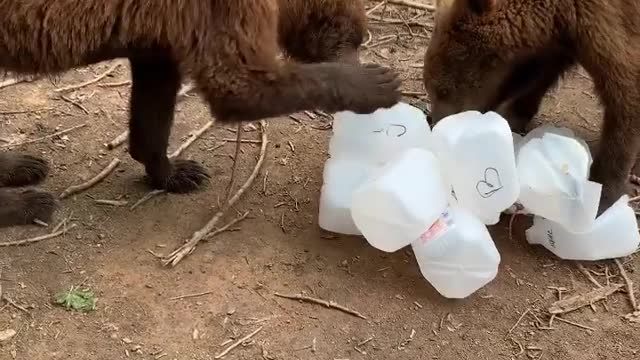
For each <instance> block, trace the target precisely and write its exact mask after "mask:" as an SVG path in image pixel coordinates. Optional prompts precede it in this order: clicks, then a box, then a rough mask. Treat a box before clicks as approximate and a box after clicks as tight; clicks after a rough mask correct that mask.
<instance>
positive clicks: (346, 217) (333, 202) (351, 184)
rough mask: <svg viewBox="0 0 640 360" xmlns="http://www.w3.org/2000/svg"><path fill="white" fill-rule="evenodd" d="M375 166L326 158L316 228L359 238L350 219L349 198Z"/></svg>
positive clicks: (358, 233)
mask: <svg viewBox="0 0 640 360" xmlns="http://www.w3.org/2000/svg"><path fill="white" fill-rule="evenodd" d="M374 169H375V168H374V167H373V166H372V165H369V164H367V163H365V162H363V161H358V160H353V159H350V158H346V157H345V158H340V157H338V158H337V159H328V160H327V162H326V163H325V165H324V173H323V178H324V182H323V184H322V189H321V190H320V212H319V216H318V225H320V227H321V228H323V229H325V230H328V231H332V232H335V233H339V234H347V235H362V234H361V233H360V230H358V228H357V227H356V225H355V224H354V223H353V219H352V218H351V197H352V195H353V192H354V190H356V189H357V188H358V187H359V186H360V185H361V184H362V183H364V182H365V181H366V180H367V179H368V178H369V176H370V175H371V173H372V172H373V171H374Z"/></svg>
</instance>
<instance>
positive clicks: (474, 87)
mask: <svg viewBox="0 0 640 360" xmlns="http://www.w3.org/2000/svg"><path fill="white" fill-rule="evenodd" d="M576 64H580V65H582V66H583V67H584V68H585V69H586V70H587V72H588V73H589V74H590V75H591V77H592V78H593V81H594V84H595V89H596V91H597V93H598V96H599V98H600V100H601V102H602V104H603V105H604V127H603V130H602V135H601V139H600V140H601V141H600V146H599V150H598V151H597V152H596V154H595V156H594V162H593V165H592V167H591V174H590V177H591V179H592V180H594V181H597V182H599V183H601V184H603V191H602V197H601V202H600V210H599V211H600V213H602V211H603V210H606V209H607V208H609V206H611V205H612V204H613V203H614V202H615V201H617V200H618V199H619V198H620V196H622V195H623V194H624V193H625V192H626V190H627V186H626V185H627V178H628V174H629V172H630V171H631V169H632V166H633V164H634V161H635V159H636V156H637V154H638V151H639V150H640V2H638V1H636V0H580V1H574V0H439V1H438V8H437V14H436V27H435V31H434V34H433V37H432V39H431V43H430V44H429V47H428V49H427V51H426V55H425V64H424V81H425V86H426V89H427V92H428V93H429V96H430V98H431V100H432V118H433V119H434V120H435V121H438V120H439V119H442V118H443V117H445V116H447V115H449V114H453V113H456V112H459V111H463V110H469V109H476V110H480V111H488V110H494V111H497V112H498V113H500V114H501V115H503V116H504V117H505V118H506V119H507V120H509V122H510V123H511V125H512V128H513V130H514V131H521V130H524V129H525V127H526V125H527V124H528V123H529V121H530V120H531V119H532V118H533V116H534V115H535V114H536V113H537V112H538V109H539V107H540V103H541V101H542V99H543V97H544V95H545V93H546V92H547V90H548V89H549V88H550V87H552V86H553V85H554V84H555V83H556V81H557V79H558V78H559V77H560V76H561V75H562V74H564V73H565V72H566V71H567V70H568V69H570V68H571V67H572V66H574V65H576ZM479 126H481V125H479Z"/></svg>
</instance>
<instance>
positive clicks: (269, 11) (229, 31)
mask: <svg viewBox="0 0 640 360" xmlns="http://www.w3.org/2000/svg"><path fill="white" fill-rule="evenodd" d="M0 8H1V9H2V11H0V69H2V70H5V71H11V72H15V73H25V74H44V75H48V74H55V73H60V72H63V71H66V70H69V69H72V68H74V67H79V66H85V65H88V64H92V63H96V62H100V61H105V60H109V59H113V58H121V57H122V58H127V59H128V60H129V62H130V65H131V76H132V89H131V100H130V120H129V128H130V137H129V138H130V140H129V153H130V154H131V156H132V157H133V158H134V159H135V160H137V161H139V162H141V163H142V164H143V165H144V166H145V169H146V173H147V175H148V178H149V180H150V183H151V186H153V187H154V188H159V189H166V190H167V191H170V192H178V193H181V192H189V191H193V190H195V189H197V188H198V187H199V186H200V185H201V184H202V183H203V182H205V181H206V180H207V179H208V177H209V176H208V175H207V173H206V172H205V170H204V169H203V168H202V167H201V166H200V165H199V164H197V163H196V162H193V161H187V160H175V161H173V162H171V161H169V159H168V158H167V153H166V152H167V145H168V139H169V133H170V130H171V126H172V120H173V116H174V108H175V104H176V94H177V92H178V90H179V87H180V85H181V83H182V80H183V78H184V77H186V76H189V77H191V78H192V79H193V80H194V81H195V83H196V84H197V88H198V90H199V92H200V93H201V94H202V96H203V97H204V98H205V99H206V100H207V102H208V104H209V106H210V109H211V113H212V115H213V116H214V117H215V118H216V119H217V121H219V122H238V121H252V120H257V119H264V118H270V117H276V116H279V115H285V114H290V113H293V112H297V111H301V110H312V109H319V110H324V111H327V112H336V111H342V110H351V111H354V112H357V113H371V112H373V111H375V110H376V109H378V108H385V107H390V106H392V105H394V104H395V103H397V102H398V101H399V99H400V91H399V85H400V80H399V79H398V77H397V75H396V74H395V73H394V72H393V71H391V70H390V69H387V68H384V67H381V66H378V65H361V64H360V63H359V61H358V54H357V52H358V48H359V46H360V45H361V44H362V41H363V38H364V35H365V34H366V14H365V9H364V4H363V2H362V0H234V1H227V0H108V1H103V0H84V1H47V0H36V1H22V0H0ZM281 53H284V54H285V55H286V57H285V59H284V60H283V59H282V58H281V57H280V56H279V55H280V54H281ZM288 58H290V59H291V60H289V59H288ZM44 164H45V163H44V161H43V160H42V159H37V158H33V157H30V156H27V155H23V154H5V155H3V156H2V157H0V170H2V171H4V173H5V178H6V179H5V180H4V182H2V181H0V185H28V184H32V183H34V182H36V180H41V179H40V178H41V177H44V175H46V172H45V171H44V167H43V166H45V165H44ZM7 174H8V175H7ZM34 174H35V176H34ZM52 208H53V197H51V196H50V195H45V194H44V193H39V192H34V191H33V190H29V191H26V192H15V191H12V190H6V189H5V190H0V209H2V213H0V215H2V221H3V222H5V223H11V222H14V223H15V222H19V223H24V222H29V221H30V220H32V218H33V217H35V215H38V216H40V217H41V220H43V221H46V218H48V215H50V209H52Z"/></svg>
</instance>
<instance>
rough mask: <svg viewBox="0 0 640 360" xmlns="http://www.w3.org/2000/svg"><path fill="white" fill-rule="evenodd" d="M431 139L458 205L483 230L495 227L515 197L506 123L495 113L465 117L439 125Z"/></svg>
mask: <svg viewBox="0 0 640 360" xmlns="http://www.w3.org/2000/svg"><path fill="white" fill-rule="evenodd" d="M432 135H433V136H432V138H433V146H434V148H435V149H436V152H437V155H438V157H439V158H440V160H441V162H442V166H443V171H444V173H445V175H446V178H447V181H448V182H451V184H452V185H453V190H454V191H455V194H456V198H457V200H458V204H459V205H460V206H461V207H463V208H465V209H468V210H469V211H470V212H471V213H472V214H474V215H475V216H477V217H478V218H480V219H481V220H482V221H483V222H484V223H485V224H487V225H493V224H496V223H497V222H498V221H499V220H500V213H501V212H502V211H504V210H506V209H508V208H509V207H510V206H512V205H513V204H514V203H515V202H516V200H517V198H518V195H519V193H520V186H519V183H518V178H517V171H516V161H515V155H514V136H513V134H512V132H511V129H510V128H509V124H508V123H507V121H506V120H505V119H504V118H502V117H501V116H500V115H498V114H497V113H495V112H487V113H485V114H481V113H480V112H477V111H465V112H462V113H458V114H454V115H451V116H448V117H446V118H444V119H442V120H441V121H440V122H438V124H436V125H435V126H434V127H433V132H432Z"/></svg>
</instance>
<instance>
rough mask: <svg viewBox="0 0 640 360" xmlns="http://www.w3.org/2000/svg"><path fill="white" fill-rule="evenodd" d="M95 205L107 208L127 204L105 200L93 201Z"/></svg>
mask: <svg viewBox="0 0 640 360" xmlns="http://www.w3.org/2000/svg"><path fill="white" fill-rule="evenodd" d="M93 202H95V203H96V204H97V205H107V206H116V207H120V206H127V204H128V203H129V202H128V201H127V200H107V199H96V200H93Z"/></svg>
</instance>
